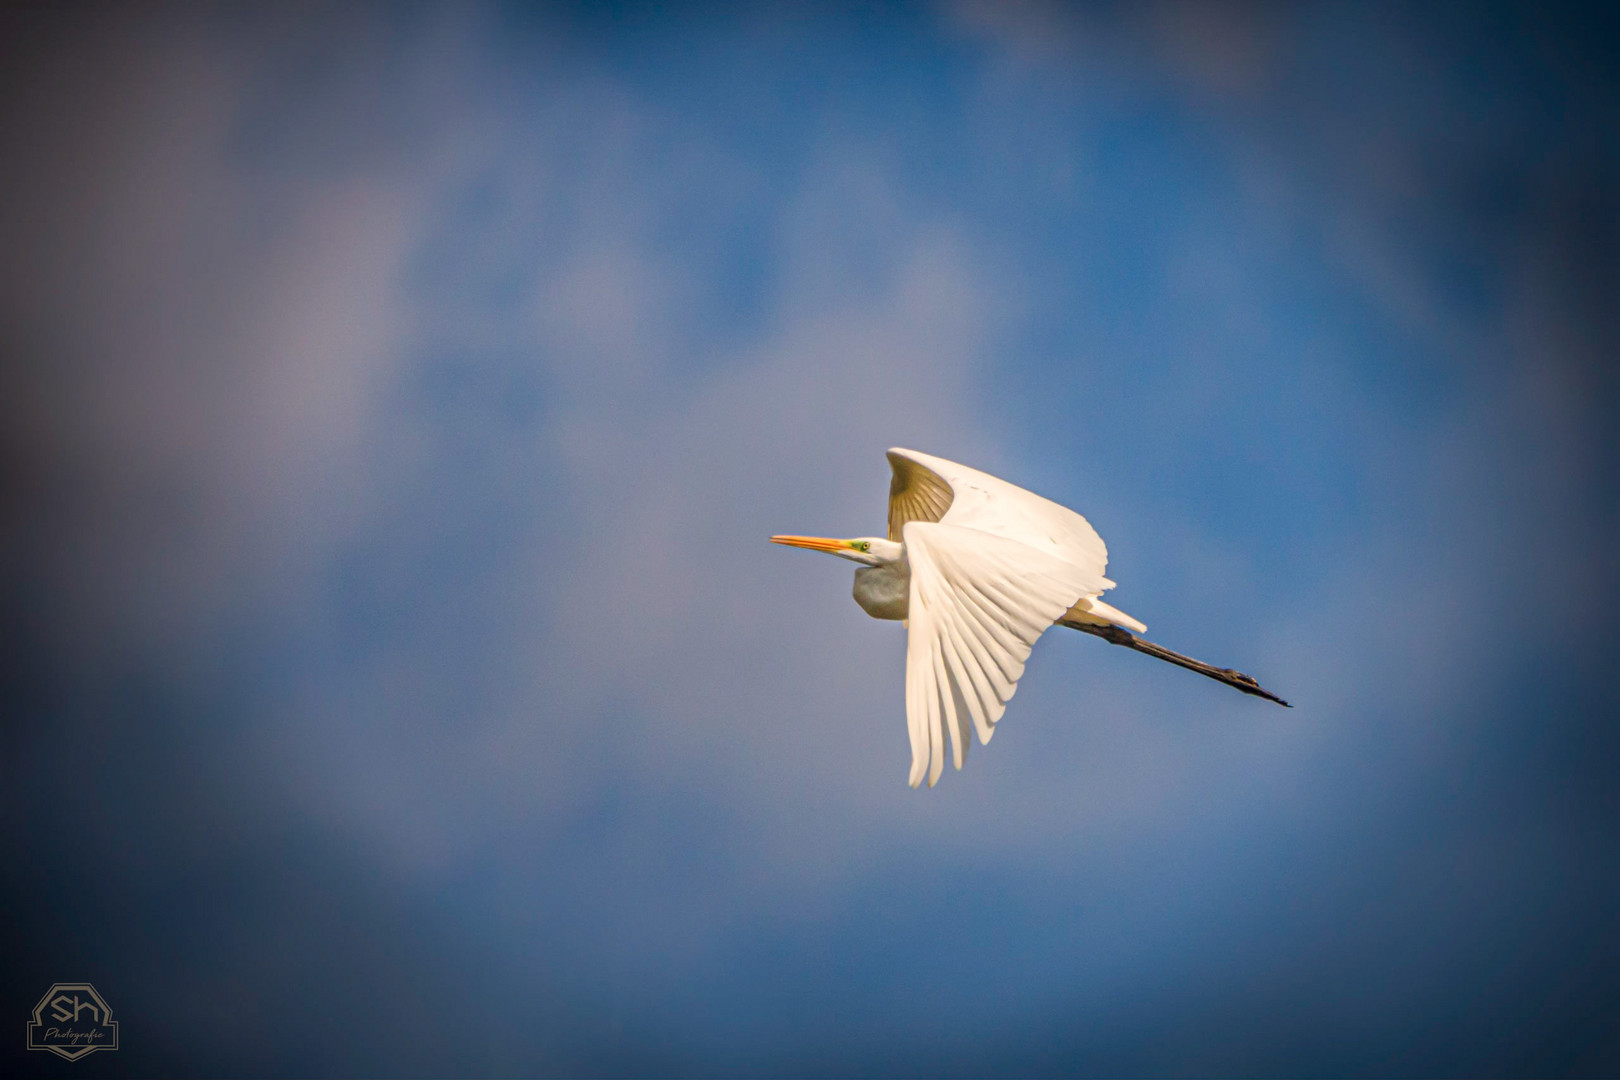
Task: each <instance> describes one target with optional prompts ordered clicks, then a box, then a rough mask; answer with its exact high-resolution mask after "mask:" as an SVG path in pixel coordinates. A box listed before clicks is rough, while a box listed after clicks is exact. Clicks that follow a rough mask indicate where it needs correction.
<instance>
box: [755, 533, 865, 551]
mask: <svg viewBox="0 0 1620 1080" xmlns="http://www.w3.org/2000/svg"><path fill="white" fill-rule="evenodd" d="M771 543H773V544H786V545H787V546H788V547H799V548H809V549H810V550H811V551H826V552H832V553H836V552H840V551H848V550H849V541H848V540H833V539H831V538H830V537H826V536H773V537H771Z"/></svg>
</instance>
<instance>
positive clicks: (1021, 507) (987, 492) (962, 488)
mask: <svg viewBox="0 0 1620 1080" xmlns="http://www.w3.org/2000/svg"><path fill="white" fill-rule="evenodd" d="M889 464H890V467H891V468H892V470H893V479H892V481H891V482H890V486H889V529H888V537H887V538H879V537H860V538H856V539H854V540H833V539H828V538H823V537H807V536H773V537H772V538H771V539H772V540H773V541H774V542H776V543H780V544H788V545H791V546H794V547H804V548H809V549H811V550H815V551H825V552H827V553H829V554H833V555H838V556H840V557H842V558H845V559H849V560H851V561H854V562H858V563H861V564H863V565H862V567H861V568H860V569H859V570H857V571H855V588H854V596H855V602H856V603H857V604H859V605H860V606H861V609H862V610H864V611H865V612H866V613H867V614H868V615H871V616H872V617H873V618H877V619H894V620H901V621H904V622H905V623H906V625H907V629H908V634H907V645H906V721H907V728H908V730H909V732H910V735H911V751H912V766H911V785H912V786H913V787H916V786H917V785H918V784H920V783H921V782H922V779H923V777H924V776H926V777H927V778H928V783H929V786H930V787H932V786H933V784H934V783H935V782H936V781H938V779H939V776H940V773H941V772H942V771H943V769H944V763H945V743H946V737H947V735H948V736H949V740H950V745H951V752H952V757H953V759H954V761H955V763H956V767H957V768H958V769H960V768H961V767H962V762H963V761H964V759H965V758H966V756H967V751H968V747H969V745H970V744H971V737H970V733H969V731H968V725H969V723H970V722H971V724H972V726H973V727H974V728H975V729H976V730H977V732H978V735H979V740H980V741H981V742H985V743H988V742H989V741H990V737H991V735H993V734H994V733H995V725H996V723H997V722H998V721H999V720H1000V719H1001V716H1002V714H1003V713H1004V712H1005V710H1006V704H1007V702H1008V700H1010V699H1011V698H1012V696H1013V692H1014V691H1015V690H1016V689H1017V687H1018V680H1019V678H1020V677H1022V675H1023V672H1024V662H1025V661H1026V660H1027V659H1028V658H1029V653H1030V649H1031V647H1032V646H1033V645H1034V644H1035V641H1036V639H1037V638H1039V637H1040V636H1041V634H1042V633H1044V632H1045V631H1046V629H1047V628H1048V627H1050V626H1052V625H1054V624H1057V623H1062V624H1063V625H1066V626H1072V627H1074V628H1075V629H1077V630H1084V631H1087V632H1090V633H1094V634H1097V635H1098V636H1100V637H1105V638H1107V639H1108V640H1110V641H1113V642H1115V643H1116V644H1129V645H1132V646H1133V647H1135V648H1138V649H1139V650H1140V651H1144V652H1149V653H1150V654H1152V655H1157V656H1160V657H1161V658H1162V659H1166V660H1171V661H1172V662H1173V663H1178V664H1181V665H1182V666H1184V667H1190V668H1192V669H1193V670H1195V671H1200V672H1201V673H1203V674H1206V675H1210V676H1211V677H1212V678H1217V679H1220V680H1221V681H1223V682H1228V683H1230V684H1231V685H1233V686H1236V687H1237V688H1238V689H1240V690H1244V691H1245V692H1247V693H1257V694H1259V695H1261V696H1263V697H1268V698H1271V699H1272V700H1276V701H1281V699H1279V698H1275V697H1273V695H1271V694H1269V693H1267V692H1266V691H1264V690H1261V689H1260V688H1259V685H1258V684H1257V683H1255V682H1254V680H1252V679H1249V678H1248V676H1246V675H1241V674H1239V673H1237V672H1232V671H1229V670H1227V669H1224V668H1213V667H1211V666H1210V665H1207V664H1202V663H1200V662H1199V661H1196V660H1191V659H1190V658H1188V657H1183V656H1181V655H1180V654H1179V653H1171V652H1170V651H1169V650H1167V649H1162V648H1161V647H1159V646H1156V645H1152V643H1150V642H1144V641H1140V640H1139V639H1137V638H1135V637H1134V636H1133V634H1132V631H1135V632H1137V633H1140V632H1142V631H1144V630H1146V629H1147V627H1145V626H1143V625H1142V624H1141V623H1140V622H1138V621H1137V620H1136V619H1133V618H1132V617H1131V616H1129V615H1127V614H1125V613H1124V612H1122V611H1120V610H1119V609H1118V608H1115V607H1113V606H1112V605H1110V604H1107V603H1104V602H1103V601H1102V599H1101V595H1102V593H1103V591H1104V590H1106V589H1110V588H1113V585H1114V583H1113V582H1112V581H1110V580H1108V578H1107V577H1105V576H1104V574H1103V572H1104V571H1105V570H1106V569H1107V567H1108V548H1107V546H1106V545H1104V544H1103V541H1102V538H1101V537H1100V536H1098V535H1097V531H1096V530H1095V529H1093V528H1092V527H1091V524H1090V523H1089V522H1087V521H1086V519H1085V518H1083V517H1081V516H1080V515H1079V514H1077V513H1075V512H1074V511H1073V510H1070V509H1069V508H1067V507H1065V506H1060V505H1059V504H1057V503H1055V502H1052V501H1050V500H1048V499H1044V498H1042V497H1041V496H1039V495H1036V494H1034V493H1033V492H1030V491H1026V490H1024V489H1023V488H1021V487H1017V486H1015V485H1013V484H1009V483H1007V482H1006V481H1005V480H1001V479H998V478H996V477H994V476H991V475H989V474H988V473H983V472H980V471H978V470H977V469H970V468H968V467H967V466H965V465H958V464H957V463H955V462H953V461H946V460H945V459H944V458H937V457H933V456H931V455H928V454H922V453H918V452H917V451H915V450H902V449H898V448H896V449H891V450H890V451H889ZM1284 704H1286V703H1284Z"/></svg>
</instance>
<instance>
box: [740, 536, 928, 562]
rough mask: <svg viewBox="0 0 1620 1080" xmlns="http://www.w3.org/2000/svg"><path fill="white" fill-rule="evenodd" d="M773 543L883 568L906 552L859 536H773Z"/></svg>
mask: <svg viewBox="0 0 1620 1080" xmlns="http://www.w3.org/2000/svg"><path fill="white" fill-rule="evenodd" d="M771 543H773V544H786V545H787V546H788V547H801V548H809V549H810V550H811V551H825V552H826V553H827V554H829V555H837V556H838V557H839V558H840V559H848V560H849V561H850V562H858V563H861V564H863V565H865V566H883V565H885V564H887V563H892V562H895V561H896V560H898V559H899V558H900V554H901V552H902V551H903V550H904V547H903V546H902V545H900V544H897V543H895V542H894V541H893V540H885V539H883V538H882V537H881V536H857V537H856V538H855V539H853V540H834V539H831V538H830V537H825V536H773V537H771Z"/></svg>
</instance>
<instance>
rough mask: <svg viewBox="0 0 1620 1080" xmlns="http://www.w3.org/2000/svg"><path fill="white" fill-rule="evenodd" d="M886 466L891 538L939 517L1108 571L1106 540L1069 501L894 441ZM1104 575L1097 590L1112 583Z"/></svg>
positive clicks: (1099, 573)
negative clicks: (912, 524)
mask: <svg viewBox="0 0 1620 1080" xmlns="http://www.w3.org/2000/svg"><path fill="white" fill-rule="evenodd" d="M889 467H890V469H892V470H893V472H894V476H893V479H892V480H890V482H889V539H890V540H899V539H900V538H901V532H902V531H903V530H904V529H905V526H906V524H907V522H912V521H925V522H931V521H938V522H944V523H945V524H946V525H964V526H966V527H968V528H971V529H978V530H980V531H981V532H987V533H991V534H992V535H995V536H1001V537H1005V538H1007V539H1009V540H1017V541H1019V542H1021V543H1024V544H1028V545H1029V546H1030V547H1033V548H1036V549H1038V550H1040V551H1044V552H1046V553H1047V554H1049V555H1053V556H1056V557H1057V558H1059V559H1062V560H1063V561H1064V562H1067V563H1073V564H1074V565H1075V566H1077V567H1080V568H1081V569H1083V570H1086V571H1089V572H1092V573H1094V574H1095V575H1096V576H1097V577H1098V578H1103V575H1104V574H1105V573H1107V571H1108V545H1106V544H1104V543H1103V541H1102V537H1100V536H1098V535H1097V530H1096V529H1093V528H1092V527H1091V523H1090V522H1089V521H1087V520H1086V519H1085V518H1083V517H1081V516H1080V515H1079V514H1077V513H1075V512H1074V511H1073V510H1070V509H1069V508H1068V507H1067V506H1060V505H1059V504H1057V503H1055V502H1053V501H1051V500H1050V499H1043V498H1042V497H1041V496H1039V495H1037V494H1035V493H1034V492H1032V491H1025V490H1024V489H1023V488H1021V487H1019V486H1018V485H1016V484H1009V483H1007V481H1005V480H1002V479H1000V478H999V477H995V476H991V475H990V474H989V473H984V472H980V471H979V470H978V469H970V468H968V467H967V466H966V465H958V464H957V463H956V462H954V461H946V460H945V459H944V458H937V457H934V456H933V455H932V454H920V453H918V452H917V451H915V450H905V449H902V448H901V447H898V446H896V447H893V448H891V449H890V450H889ZM1103 580H1104V584H1103V585H1102V586H1101V587H1100V588H1099V591H1101V589H1106V588H1111V587H1112V586H1113V582H1111V581H1108V580H1107V579H1106V578H1104V579H1103Z"/></svg>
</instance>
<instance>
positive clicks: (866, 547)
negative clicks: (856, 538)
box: [861, 540, 872, 551]
mask: <svg viewBox="0 0 1620 1080" xmlns="http://www.w3.org/2000/svg"><path fill="white" fill-rule="evenodd" d="M861 550H862V551H871V550H872V542H871V541H870V540H862V541H861Z"/></svg>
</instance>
